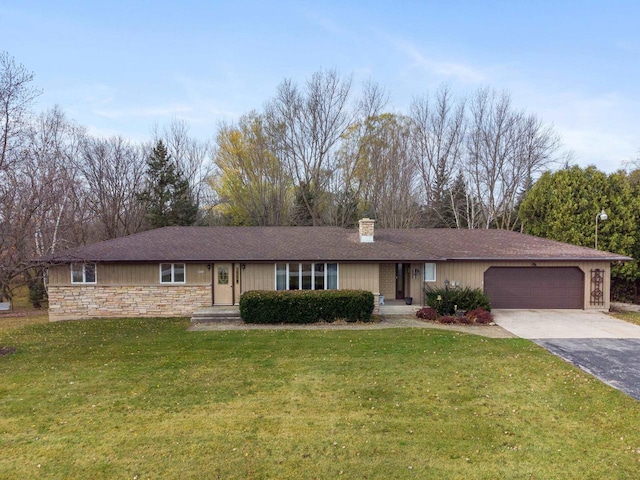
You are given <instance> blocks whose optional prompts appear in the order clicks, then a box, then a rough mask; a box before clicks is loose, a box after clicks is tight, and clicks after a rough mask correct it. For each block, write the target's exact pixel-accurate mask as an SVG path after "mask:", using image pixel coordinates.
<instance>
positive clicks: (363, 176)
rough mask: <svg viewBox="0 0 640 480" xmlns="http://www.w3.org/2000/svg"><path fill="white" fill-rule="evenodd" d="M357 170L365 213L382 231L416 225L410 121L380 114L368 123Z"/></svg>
mask: <svg viewBox="0 0 640 480" xmlns="http://www.w3.org/2000/svg"><path fill="white" fill-rule="evenodd" d="M367 123H368V124H369V125H368V126H367V131H368V132H369V134H368V135H367V136H364V137H362V138H361V139H360V142H361V146H360V152H361V155H362V156H361V158H360V162H361V164H360V166H359V167H358V169H357V172H358V176H359V181H360V183H361V191H362V198H363V203H364V205H365V213H366V214H369V215H372V216H373V218H375V219H376V220H377V224H378V225H379V226H380V227H381V228H411V227H416V226H418V223H419V219H420V203H419V196H418V188H417V187H418V185H417V182H416V178H417V175H416V173H417V169H416V167H417V166H416V161H415V158H414V157H413V156H412V151H411V148H410V139H411V137H410V130H411V121H410V120H409V119H408V118H407V117H404V116H400V115H394V114H388V113H387V114H382V115H378V116H376V117H372V118H369V119H368V120H367Z"/></svg>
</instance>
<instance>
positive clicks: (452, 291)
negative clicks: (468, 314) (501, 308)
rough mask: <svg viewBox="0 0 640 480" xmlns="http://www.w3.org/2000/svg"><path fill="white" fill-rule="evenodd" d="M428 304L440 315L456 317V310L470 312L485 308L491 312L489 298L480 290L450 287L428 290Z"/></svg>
mask: <svg viewBox="0 0 640 480" xmlns="http://www.w3.org/2000/svg"><path fill="white" fill-rule="evenodd" d="M425 297H426V304H427V305H429V306H430V307H432V308H435V310H436V312H438V315H441V316H442V315H455V313H456V310H462V311H469V310H475V309H476V308H483V309H485V310H487V311H491V304H490V302H489V297H487V295H486V294H485V293H484V292H483V291H482V290H480V289H479V288H469V287H450V288H448V289H447V288H426V289H425Z"/></svg>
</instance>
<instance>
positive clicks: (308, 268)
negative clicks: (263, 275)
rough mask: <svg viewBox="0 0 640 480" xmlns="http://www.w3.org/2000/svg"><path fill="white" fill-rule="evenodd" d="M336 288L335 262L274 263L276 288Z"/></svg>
mask: <svg viewBox="0 0 640 480" xmlns="http://www.w3.org/2000/svg"><path fill="white" fill-rule="evenodd" d="M337 289H338V264H337V263H276V290H337Z"/></svg>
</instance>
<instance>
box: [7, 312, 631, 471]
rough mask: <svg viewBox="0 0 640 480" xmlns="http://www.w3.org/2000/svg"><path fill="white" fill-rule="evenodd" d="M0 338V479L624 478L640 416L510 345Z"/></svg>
mask: <svg viewBox="0 0 640 480" xmlns="http://www.w3.org/2000/svg"><path fill="white" fill-rule="evenodd" d="M187 325H188V321H187V320H184V319H180V320H168V319H148V320H139V319H127V320H92V321H80V322H62V323H54V324H40V325H30V326H26V327H23V328H14V329H9V330H5V331H0V347H2V346H4V347H8V346H11V347H15V348H16V349H17V350H16V352H15V353H13V354H9V355H5V356H1V357H0V379H1V380H2V381H1V382H0V451H1V452H2V455H0V472H1V473H0V477H2V478H82V479H85V478H93V479H96V478H128V479H146V478H199V479H200V478H211V479H215V478H224V479H234V478H252V479H261V478H264V479H266V478H279V479H285V478H290V479H300V478H321V479H326V478H340V477H342V478H369V479H371V478H382V479H389V478H393V479H405V478H416V479H422V478H438V479H440V478H443V479H447V478H456V479H486V478H510V479H519V478H522V479H525V478H527V479H529V478H538V479H549V478H581V479H589V478H593V479H601V478H635V477H637V473H638V471H640V432H639V428H640V424H638V418H640V404H639V403H638V402H637V401H635V400H633V399H631V398H629V397H627V396H625V395H624V394H622V393H620V392H618V391H616V390H614V389H611V388H609V387H607V386H605V385H603V384H602V383H600V382H599V381H597V380H595V379H594V378H592V377H591V376H589V375H587V374H585V373H583V372H581V371H580V370H578V369H576V368H574V367H572V366H570V365H568V364H566V363H564V362H563V361H561V360H560V359H558V358H556V357H555V356H553V355H551V354H548V353H547V352H545V351H544V350H542V349H541V348H539V347H537V346H536V345H534V344H532V343H530V342H528V341H525V340H520V339H487V338H482V337H477V336H474V335H465V334H461V333H456V332H447V331H440V330H429V329H386V330H355V331H341V330H298V331H292V330H291V331H288V330H251V331H227V332H197V333H196V332H187V331H186V330H185V329H186V327H187Z"/></svg>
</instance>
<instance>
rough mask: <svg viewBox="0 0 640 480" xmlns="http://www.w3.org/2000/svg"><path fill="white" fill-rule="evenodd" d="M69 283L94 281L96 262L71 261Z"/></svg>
mask: <svg viewBox="0 0 640 480" xmlns="http://www.w3.org/2000/svg"><path fill="white" fill-rule="evenodd" d="M71 283H96V264H95V263H72V264H71Z"/></svg>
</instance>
